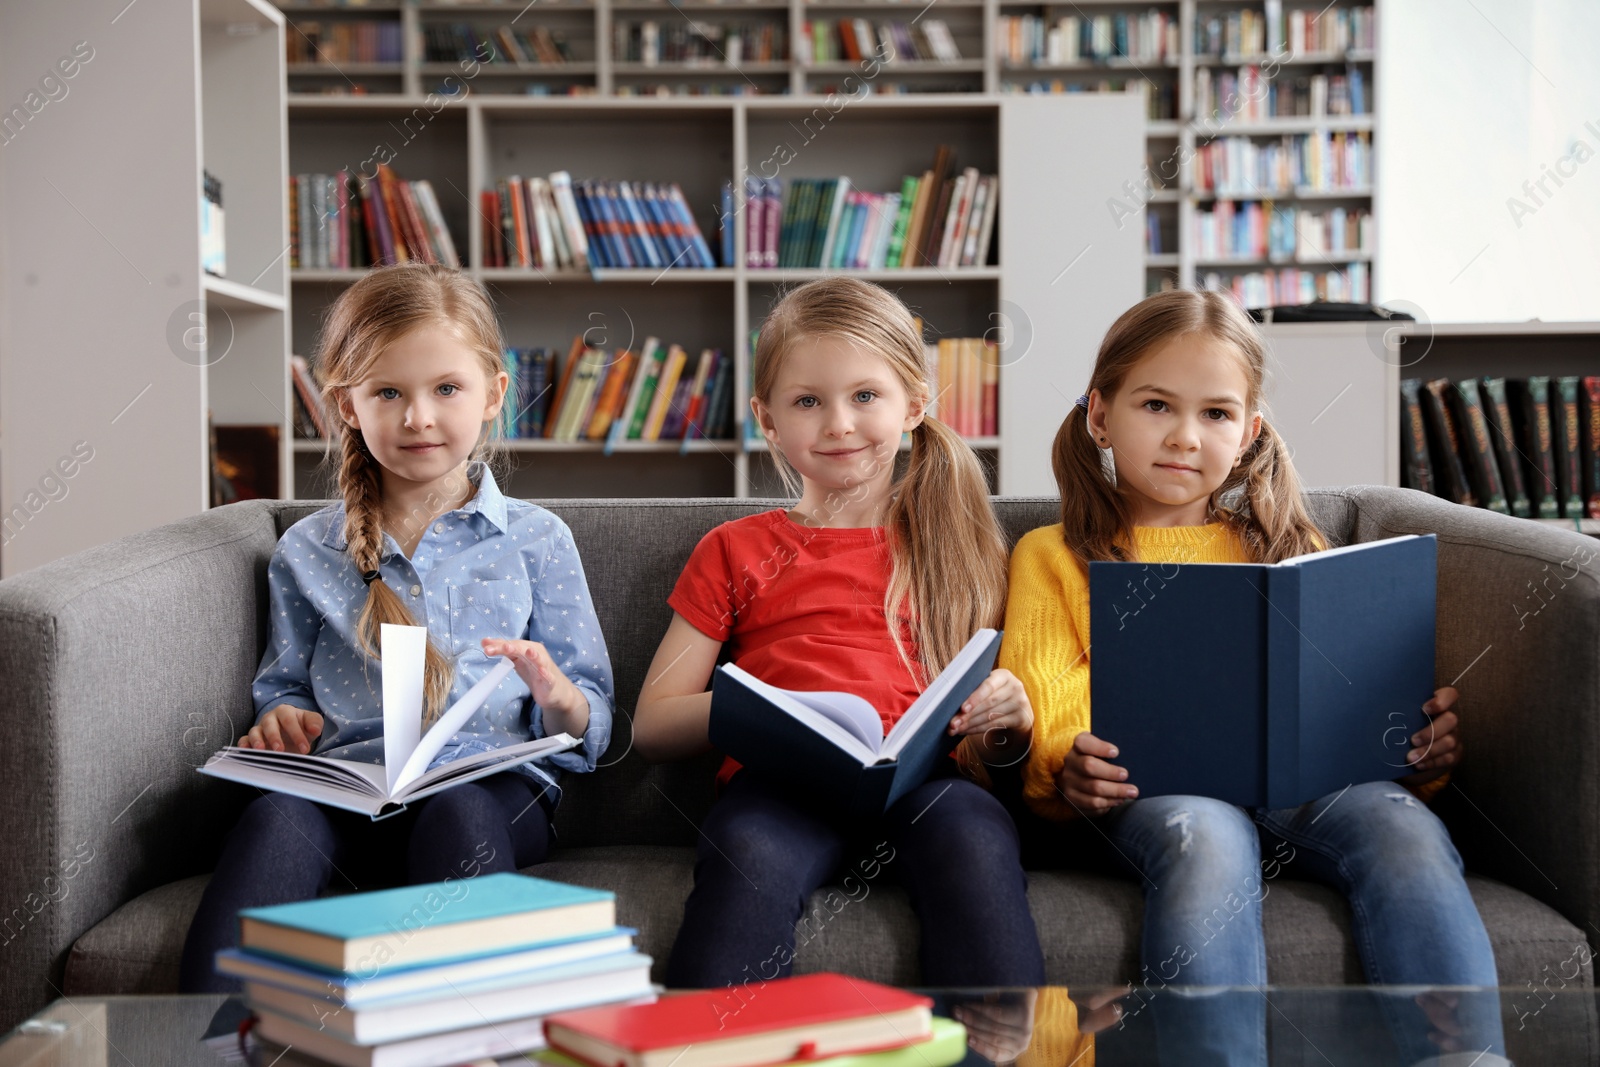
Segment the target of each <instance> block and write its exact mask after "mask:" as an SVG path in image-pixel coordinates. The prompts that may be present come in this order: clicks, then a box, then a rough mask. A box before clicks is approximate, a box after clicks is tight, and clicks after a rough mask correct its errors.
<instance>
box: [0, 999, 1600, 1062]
mask: <svg viewBox="0 0 1600 1067" xmlns="http://www.w3.org/2000/svg"><path fill="white" fill-rule="evenodd" d="M927 992H928V995H929V996H930V997H932V998H933V1002H934V1012H935V1013H936V1014H938V1015H942V1016H946V1017H948V1018H952V1019H955V1020H956V1021H958V1022H960V1023H961V1024H962V1025H963V1026H964V1027H965V1028H966V1031H967V1050H966V1052H967V1054H966V1058H965V1059H964V1060H963V1061H962V1062H961V1067H988V1065H991V1064H997V1065H998V1064H1006V1065H1009V1064H1015V1065H1016V1067H1094V1065H1099V1067H1117V1065H1122V1064H1159V1065H1182V1067H1193V1065H1201V1067H1205V1065H1220V1064H1228V1065H1249V1067H1256V1065H1266V1064H1272V1065H1288V1064H1293V1065H1297V1067H1298V1065H1328V1064H1333V1065H1337V1067H1345V1065H1351V1067H1385V1065H1391V1064H1392V1065H1396V1067H1413V1065H1422V1064H1432V1065H1438V1067H1469V1065H1470V1067H1492V1065H1495V1064H1504V1063H1506V1062H1507V1060H1508V1059H1509V1061H1510V1062H1515V1063H1524V1064H1539V1065H1546V1064H1593V1063H1596V1062H1597V1061H1600V1053H1597V1051H1596V1050H1597V1049H1600V1011H1597V1005H1596V994H1595V991H1594V990H1593V989H1583V988H1579V987H1577V986H1576V985H1568V986H1566V987H1565V988H1559V987H1557V988H1551V987H1549V986H1548V985H1546V986H1542V987H1538V988H1537V989H1536V988H1534V987H1533V986H1531V985H1530V986H1529V987H1528V988H1526V989H1499V990H1496V989H1465V988H1458V989H1446V988H1421V987H1363V986H1338V987H1329V988H1302V987H1281V988H1280V987H1271V986H1269V987H1265V988H1262V989H1240V988H1230V989H1196V988H1192V987H1191V988H1187V989H1183V990H1182V991H1180V990H1179V988H1178V987H1175V986H1168V987H1164V988H1148V987H1134V988H1129V987H1126V986H1124V987H1118V988H1096V987H1081V988H1074V989H1071V990H1068V989H1066V988H1064V987H1059V986H1055V987H1048V988H1042V989H1025V990H971V991H956V990H941V991H927ZM242 1014H243V1011H242V1004H241V1002H240V1001H239V1000H238V999H237V998H234V997H225V996H221V995H208V996H188V997H184V996H150V997H132V996H119V997H99V998H89V997H74V998H64V999H62V1000H58V1001H56V1002H55V1003H53V1004H51V1005H50V1006H49V1007H48V1008H46V1009H44V1010H42V1011H41V1012H39V1013H38V1014H36V1015H35V1016H34V1017H33V1018H32V1019H30V1020H28V1021H27V1022H26V1023H24V1024H23V1025H22V1026H20V1027H18V1028H17V1029H16V1030H14V1031H13V1032H12V1033H11V1034H10V1035H8V1036H7V1037H6V1038H5V1040H4V1041H3V1042H0V1067H36V1065H37V1067H45V1065H50V1067H56V1065H62V1067H65V1065H71V1067H79V1065H82V1067H190V1065H204V1067H216V1065H217V1064H220V1063H224V1062H229V1060H228V1058H227V1055H228V1054H231V1057H232V1062H241V1063H243V1062H247V1063H249V1064H252V1065H257V1067H269V1065H274V1067H296V1065H303V1064H311V1063H318V1062H321V1061H317V1060H313V1059H310V1058H307V1057H304V1056H301V1055H300V1054H298V1053H297V1052H296V1051H295V1050H288V1051H287V1052H286V1051H285V1050H283V1049H280V1048H277V1047H274V1046H270V1045H264V1044H260V1043H256V1042H254V1041H253V1040H252V1041H251V1042H249V1049H248V1055H247V1056H246V1057H245V1058H240V1054H239V1048H238V1041H237V1039H236V1038H235V1037H234V1036H233V1028H234V1023H235V1020H237V1019H238V1018H239V1017H240V1016H241V1015H242ZM208 1035H210V1036H212V1040H211V1041H210V1042H209V1043H208V1042H207V1040H206V1038H207V1037H208ZM501 1062H503V1063H513V1062H515V1063H526V1062H528V1061H527V1059H526V1058H521V1057H519V1058H517V1059H515V1060H504V1061H501ZM929 1067H944V1065H942V1064H941V1065H933V1064H930V1065H929Z"/></svg>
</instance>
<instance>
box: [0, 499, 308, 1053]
mask: <svg viewBox="0 0 1600 1067" xmlns="http://www.w3.org/2000/svg"><path fill="white" fill-rule="evenodd" d="M277 506H279V505H277V504H275V503H273V502H266V501H251V502H248V503H242V504H235V505H230V506H228V507H224V508H219V509H216V510H213V511H208V512H205V513H203V514H201V515H198V516H196V517H194V518H191V519H186V520H184V521H182V522H177V523H173V524H171V525H168V526H163V527H160V528H158V529H155V530H150V531H147V532H145V533H141V534H137V535H134V536H132V537H126V538H122V539H120V540H118V541H114V542H111V543H109V544H106V545H102V546H99V547H97V548H93V549H89V550H86V551H83V552H79V553H77V554H75V555H72V556H68V557H66V558H65V559H61V560H57V561H55V562H53V563H50V564H46V565H44V566H42V567H37V568H35V569H33V570H30V571H26V572H24V573H22V574H19V575H16V576H14V577H11V578H7V579H6V580H5V581H3V582H0V673H3V676H4V677H5V678H6V680H7V687H6V688H7V694H6V699H7V716H6V717H7V719H8V726H9V729H8V730H7V731H6V733H7V739H6V743H5V744H4V745H3V746H0V781H4V782H5V783H6V803H5V804H4V805H0V909H3V911H0V946H3V947H4V950H5V957H4V958H5V960H6V963H7V966H6V968H5V977H4V978H3V979H0V1030H5V1029H9V1028H11V1027H12V1026H13V1025H15V1024H16V1023H17V1022H19V1021H20V1020H21V1019H23V1018H24V1017H26V1015H27V1014H28V1013H30V1012H32V1011H34V1010H37V1009H38V1008H39V1007H40V1006H42V1005H43V1004H45V1003H46V1002H47V1001H48V1000H50V999H52V998H53V997H55V996H58V995H59V986H60V981H61V973H62V966H63V964H64V962H65V959H66V954H67V950H68V949H69V948H70V947H71V946H72V943H73V942H74V941H75V940H76V939H77V938H78V937H79V936H80V935H81V934H83V932H84V931H86V930H87V929H89V927H91V926H93V925H94V924H95V923H96V922H98V921H100V920H101V919H102V918H104V917H105V916H106V915H108V914H109V913H110V912H111V911H113V910H114V909H115V908H117V907H118V906H119V905H121V904H122V903H124V902H125V901H127V900H129V899H130V898H132V897H133V896H135V895H137V894H138V893H141V892H143V891H144V890H146V889H149V888H151V887H152V886H155V885H159V884H162V883H165V882H168V881H171V880H173V879H176V878H179V877H182V876H184V875H189V874H193V873H195V872H197V871H200V870H205V869H207V867H208V865H209V864H210V863H211V862H212V861H213V860H214V859H215V855H216V850H217V848H218V847H219V844H220V840H221V837H222V835H223V833H224V832H225V831H226V829H227V828H228V826H229V825H230V824H231V822H232V820H233V819H234V818H235V817H236V816H237V811H238V807H239V805H240V803H241V802H242V800H243V799H244V797H243V794H242V793H235V792H233V791H231V790H229V788H228V787H227V786H226V785H225V784H224V783H220V782H217V781H215V780H213V779H210V778H207V777H205V776H203V775H200V774H198V773H196V770H195V768H197V767H199V766H201V765H202V764H203V763H204V762H205V760H206V758H207V757H208V756H209V755H210V754H211V753H212V752H214V751H215V750H216V749H218V748H220V747H222V746H223V745H226V744H229V743H230V742H231V741H232V740H234V739H235V738H237V737H238V735H239V734H240V733H242V732H243V729H247V728H248V725H249V722H250V720H251V718H252V717H253V708H252V707H251V705H250V699H249V694H250V681H251V679H252V678H253V677H254V674H255V668H256V665H257V661H258V658H259V656H260V648H261V644H260V634H261V633H263V632H264V630H263V628H264V625H265V617H264V608H263V607H262V590H263V589H264V586H265V575H266V566H267V562H268V560H269V559H270V558H271V554H272V549H273V545H274V544H275V543H276V541H277V528H276V522H275V514H274V510H273V509H274V507H277Z"/></svg>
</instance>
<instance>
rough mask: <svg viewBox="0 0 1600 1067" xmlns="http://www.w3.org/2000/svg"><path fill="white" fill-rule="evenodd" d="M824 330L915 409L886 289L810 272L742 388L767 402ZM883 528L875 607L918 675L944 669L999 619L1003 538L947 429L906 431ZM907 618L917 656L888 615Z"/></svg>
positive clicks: (914, 383)
mask: <svg viewBox="0 0 1600 1067" xmlns="http://www.w3.org/2000/svg"><path fill="white" fill-rule="evenodd" d="M822 337H830V338H837V339H839V340H842V341H845V342H848V343H852V344H854V345H856V346H857V347H859V348H860V349H862V350H864V351H867V352H872V353H874V354H876V355H878V356H880V357H882V359H883V361H884V363H885V364H886V365H887V366H888V367H889V370H890V371H891V372H893V374H894V375H895V377H897V378H898V379H899V380H900V384H901V385H902V386H903V387H904V388H905V391H906V396H907V397H908V398H910V400H911V401H912V402H913V404H915V403H916V402H918V401H920V402H922V403H923V404H924V405H925V404H926V403H927V401H928V400H929V399H930V396H929V390H928V369H927V365H926V363H925V362H924V356H923V345H922V335H921V333H920V331H918V329H917V325H916V322H915V320H914V319H913V318H912V316H911V312H910V311H908V310H907V309H906V306H905V305H904V304H902V303H901V302H900V301H899V299H897V298H896V297H895V296H894V294H892V293H890V292H889V291H887V290H886V289H883V288H882V287H880V286H877V285H873V284H871V283H870V282H864V281H861V280H859V279H855V278H846V277H830V278H820V279H818V280H816V281H814V282H809V283H807V284H805V285H802V286H800V287H799V288H798V289H794V290H792V291H791V292H789V293H788V294H787V295H785V296H784V297H783V299H781V300H780V301H778V303H777V305H776V306H775V307H774V308H773V309H772V311H771V312H770V313H769V314H768V315H767V318H766V321H765V322H763V323H762V324H761V332H760V337H759V340H758V341H757V344H756V366H755V381H754V382H753V383H752V385H751V394H752V395H753V396H754V397H755V398H756V399H758V400H760V401H761V403H762V404H764V405H765V404H768V403H769V402H770V400H771V397H772V389H773V385H774V384H775V383H776V382H777V379H778V372H779V371H780V370H781V369H782V367H783V364H784V361H785V360H786V359H787V358H788V357H789V356H790V355H791V354H792V353H793V352H794V351H795V350H796V349H797V348H799V347H801V346H803V345H804V344H806V343H807V342H809V341H812V340H816V339H818V338H822ZM772 456H773V459H774V461H775V462H776V463H777V466H778V470H779V472H780V473H781V474H782V475H783V478H784V481H785V483H786V484H787V485H788V486H789V487H790V489H791V490H792V491H794V492H795V493H796V495H799V490H800V485H799V479H798V478H797V477H796V475H795V472H794V469H793V468H792V467H790V466H789V465H788V463H787V462H786V460H785V459H784V456H783V453H782V451H781V450H780V449H778V448H777V447H776V446H774V447H773V450H772ZM890 493H891V497H890V504H889V510H888V513H887V515H886V517H885V519H884V526H885V527H886V528H887V529H888V531H889V545H890V559H891V561H892V564H893V569H892V571H891V572H890V575H889V588H888V590H887V592H886V593H885V595H884V603H883V608H884V614H885V615H886V616H887V618H888V619H889V620H890V624H889V630H890V633H891V635H892V636H893V638H894V643H895V648H897V649H898V650H899V652H900V657H901V659H902V660H904V661H905V663H906V664H907V666H908V667H911V668H912V673H913V674H920V675H921V676H922V677H921V680H922V681H924V682H926V681H927V680H928V679H930V678H933V677H934V676H935V675H937V674H938V673H939V671H941V670H942V669H944V666H945V664H947V663H949V662H950V660H951V659H953V658H954V657H955V654H956V653H957V652H959V651H961V648H962V646H963V645H965V644H966V643H967V641H968V640H969V639H970V638H971V637H972V635H973V633H974V632H976V631H977V630H979V629H981V628H983V627H985V626H998V625H999V624H1000V621H1001V619H1002V618H1003V616H1004V614H1005V602H1006V545H1005V537H1004V535H1003V534H1002V533H1001V531H1000V524H999V521H998V520H997V519H996V518H995V514H994V509H993V507H991V506H990V503H989V488H988V483H987V481H986V480H985V479H984V475H983V469H982V468H981V467H980V466H979V465H978V457H977V456H976V455H974V454H973V451H972V449H971V448H970V447H968V445H967V443H966V441H965V440H963V439H962V437H961V436H960V435H959V434H957V433H956V432H955V431H954V430H952V429H950V427H948V426H946V425H945V424H944V423H942V422H940V421H939V420H938V419H936V418H933V417H931V416H925V417H924V418H923V419H922V421H921V423H919V424H918V425H917V427H916V428H915V429H913V430H912V431H911V455H910V460H909V462H908V463H907V464H906V467H905V470H904V471H903V472H902V473H900V474H899V475H898V476H897V477H896V478H895V479H894V481H893V483H892V486H891V489H890ZM906 609H909V614H910V615H911V617H912V620H913V623H912V632H913V633H914V634H915V636H916V641H917V662H916V663H912V660H911V658H910V656H909V654H908V652H907V650H906V648H905V645H904V643H903V641H902V640H901V635H900V628H899V626H897V625H895V623H894V620H896V619H898V618H900V616H901V615H902V614H904V613H907V611H906Z"/></svg>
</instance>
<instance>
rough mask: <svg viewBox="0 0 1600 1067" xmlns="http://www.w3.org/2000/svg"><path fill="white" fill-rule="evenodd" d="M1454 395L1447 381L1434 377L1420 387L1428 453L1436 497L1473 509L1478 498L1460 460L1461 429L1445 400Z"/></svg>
mask: <svg viewBox="0 0 1600 1067" xmlns="http://www.w3.org/2000/svg"><path fill="white" fill-rule="evenodd" d="M1453 392H1455V389H1454V388H1453V387H1452V386H1451V383H1450V379H1448V378H1435V379H1434V380H1433V381H1431V382H1427V383H1425V384H1424V385H1423V387H1422V414H1423V419H1424V421H1425V422H1426V424H1427V427H1428V454H1429V456H1430V457H1431V458H1432V460H1433V473H1434V475H1435V476H1436V477H1437V478H1438V488H1437V489H1436V490H1435V492H1436V493H1438V495H1439V496H1442V497H1444V498H1445V499H1446V500H1449V501H1451V502H1453V503H1456V504H1466V505H1467V506H1468V507H1476V506H1477V503H1478V498H1477V496H1476V494H1474V493H1473V491H1472V483H1471V482H1470V481H1468V480H1467V469H1466V464H1465V462H1464V461H1463V456H1464V453H1463V452H1462V450H1461V449H1462V440H1461V430H1460V428H1459V427H1457V426H1456V420H1455V417H1454V416H1453V415H1452V414H1451V411H1450V403H1449V401H1448V400H1447V399H1446V398H1447V396H1448V395H1449V394H1450V393H1453Z"/></svg>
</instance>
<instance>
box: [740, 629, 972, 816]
mask: <svg viewBox="0 0 1600 1067" xmlns="http://www.w3.org/2000/svg"><path fill="white" fill-rule="evenodd" d="M999 650H1000V633H999V631H997V630H979V631H978V632H977V633H976V634H974V635H973V637H972V639H971V640H970V641H968V642H967V644H966V646H965V647H963V648H962V650H961V651H960V652H958V653H957V654H956V656H955V658H954V659H952V660H951V661H950V663H949V664H948V665H947V666H946V667H945V669H944V670H943V671H941V672H940V674H939V677H937V678H935V679H934V680H933V682H932V683H931V684H930V685H929V686H928V688H927V689H926V690H924V691H923V693H922V695H921V696H920V697H918V698H917V699H916V702H915V703H913V704H912V705H911V707H910V708H909V709H908V710H907V711H906V713H905V715H903V716H901V718H900V720H899V721H898V722H896V723H895V724H894V728H893V729H891V730H890V731H889V733H888V735H887V736H885V734H884V732H883V719H882V718H881V717H880V716H879V715H878V712H877V710H876V709H874V708H873V706H872V705H871V704H869V703H867V702H866V701H865V700H863V699H861V698H860V697H858V696H855V695H853V694H851V693H829V692H800V691H797V690H793V689H779V688H778V687H777V686H774V685H768V684H767V683H765V682H763V681H761V680H760V679H758V678H755V677H753V676H752V675H751V674H749V673H748V672H747V671H743V670H740V669H739V668H738V667H735V666H734V665H733V664H731V663H725V664H723V665H722V666H721V667H719V668H717V673H716V675H715V677H714V679H713V682H712V687H711V743H712V744H713V745H715V746H716V747H718V748H720V749H721V750H722V751H724V752H726V753H727V754H728V755H730V756H732V757H733V758H734V759H736V760H738V761H739V762H740V763H742V764H744V765H745V766H746V767H749V768H750V769H751V770H752V771H755V772H756V773H758V774H761V775H763V776H765V777H770V778H774V779H778V780H782V781H786V782H788V783H789V784H791V785H794V786H798V787H800V788H803V789H805V790H807V791H808V792H811V793H813V794H817V795H818V796H819V799H822V800H825V801H828V802H830V803H832V804H833V805H834V806H836V807H842V808H844V809H847V810H850V811H854V812H857V813H860V814H873V815H876V814H881V813H882V812H884V811H885V810H886V809H887V808H888V807H889V805H891V804H893V803H894V802H895V801H896V800H899V799H900V798H901V797H902V796H904V795H905V794H906V793H908V792H910V791H911V790H912V789H915V788H916V787H917V786H919V785H921V784H922V783H923V782H925V781H927V780H928V777H929V775H930V774H932V772H933V770H934V768H935V766H936V765H937V761H938V760H939V759H940V758H942V757H944V756H946V755H948V754H949V752H950V750H951V749H952V748H954V747H955V744H956V740H957V739H956V738H954V737H950V736H949V735H948V734H946V732H945V728H946V727H948V726H949V725H950V720H951V719H953V718H955V716H956V712H957V711H958V710H960V708H961V704H962V702H963V701H964V700H966V699H967V697H969V696H971V695H972V691H973V690H974V689H976V688H978V686H979V685H980V684H982V682H983V680H984V679H985V678H987V677H988V676H989V672H990V671H992V670H993V669H994V661H995V656H996V654H997V653H998V652H999Z"/></svg>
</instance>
